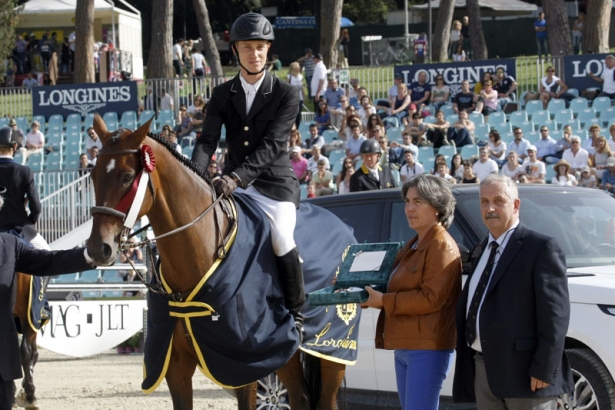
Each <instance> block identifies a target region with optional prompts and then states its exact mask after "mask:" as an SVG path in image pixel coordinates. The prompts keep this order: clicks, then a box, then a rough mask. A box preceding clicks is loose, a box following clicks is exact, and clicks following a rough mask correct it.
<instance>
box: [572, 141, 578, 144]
mask: <svg viewBox="0 0 615 410" xmlns="http://www.w3.org/2000/svg"><path fill="white" fill-rule="evenodd" d="M570 143H571V144H578V143H579V141H570Z"/></svg>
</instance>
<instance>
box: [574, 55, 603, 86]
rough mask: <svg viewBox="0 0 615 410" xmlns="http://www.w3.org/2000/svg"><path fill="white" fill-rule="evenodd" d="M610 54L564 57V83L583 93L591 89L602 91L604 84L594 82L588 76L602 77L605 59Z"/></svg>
mask: <svg viewBox="0 0 615 410" xmlns="http://www.w3.org/2000/svg"><path fill="white" fill-rule="evenodd" d="M607 55H608V54H583V55H573V56H565V57H564V72H565V74H566V76H565V77H566V78H565V79H564V82H565V83H566V85H567V86H568V87H569V88H576V89H577V90H579V92H582V91H584V90H586V89H588V88H591V87H598V88H600V89H602V83H599V82H598V81H595V80H593V79H592V78H591V77H590V76H589V75H588V74H589V73H590V72H591V73H593V74H595V75H596V76H598V77H600V76H602V71H603V70H604V67H605V65H604V58H605V57H606V56H607Z"/></svg>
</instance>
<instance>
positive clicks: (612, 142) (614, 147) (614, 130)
mask: <svg viewBox="0 0 615 410" xmlns="http://www.w3.org/2000/svg"><path fill="white" fill-rule="evenodd" d="M609 133H610V134H611V138H610V139H609V140H608V141H607V142H608V143H609V147H610V148H611V152H615V124H611V126H610V127H609Z"/></svg>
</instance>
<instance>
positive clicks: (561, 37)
mask: <svg viewBox="0 0 615 410" xmlns="http://www.w3.org/2000/svg"><path fill="white" fill-rule="evenodd" d="M542 6H543V9H544V12H545V18H546V19H547V33H548V34H549V51H550V52H551V55H552V56H553V57H561V56H567V55H570V54H572V53H573V48H572V37H571V35H570V24H569V23H568V12H567V11H566V4H565V3H564V2H563V1H561V0H542ZM562 75H563V74H562Z"/></svg>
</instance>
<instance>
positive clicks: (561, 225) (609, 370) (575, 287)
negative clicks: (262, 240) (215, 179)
mask: <svg viewBox="0 0 615 410" xmlns="http://www.w3.org/2000/svg"><path fill="white" fill-rule="evenodd" d="M453 192H454V194H455V198H456V200H457V207H456V210H455V221H454V223H453V225H452V226H451V227H450V229H449V232H450V233H451V235H452V236H453V237H454V238H455V240H456V241H457V243H458V245H459V247H460V249H461V250H462V253H463V252H464V251H465V252H466V253H467V251H468V250H472V249H473V248H474V246H475V245H476V244H477V243H478V242H479V241H480V240H481V239H482V238H483V237H485V235H486V234H487V229H486V228H485V226H484V225H483V223H482V220H481V216H480V207H479V197H478V186H477V185H459V186H456V187H454V188H453ZM519 195H520V198H521V220H522V221H523V223H524V224H525V225H526V226H528V227H530V228H532V229H534V230H537V231H539V232H542V233H544V234H547V235H549V236H552V237H555V238H557V239H558V240H559V242H560V244H561V246H562V247H563V248H564V251H565V253H566V263H567V266H568V278H569V279H568V286H569V290H570V303H571V316H570V326H569V329H568V334H567V337H566V352H567V354H568V359H569V360H570V364H571V367H572V371H573V375H574V380H575V392H574V397H575V399H576V403H577V406H578V408H579V409H600V410H603V409H615V382H614V381H613V378H614V376H615V199H614V198H613V197H611V196H610V195H609V194H607V193H605V192H602V191H599V190H596V189H585V188H576V187H572V188H571V187H557V186H551V185H546V186H545V185H543V186H540V185H520V186H519ZM310 202H312V203H314V204H317V205H320V206H323V207H325V208H327V209H329V210H330V211H332V212H333V213H335V214H336V215H338V216H339V217H340V219H342V220H343V221H344V222H346V223H347V224H348V225H350V226H352V227H353V228H354V231H355V236H356V238H357V241H358V242H359V243H362V242H400V241H401V242H405V241H407V240H408V239H410V238H412V236H413V235H414V233H413V232H412V231H411V230H410V228H409V227H408V223H407V221H406V217H405V215H404V210H403V209H404V203H403V201H402V199H401V194H400V190H399V189H395V190H380V191H370V192H363V193H356V194H346V195H336V196H327V197H321V198H316V199H313V200H310ZM464 279H465V277H464ZM377 318H378V311H376V310H374V309H365V310H364V311H363V313H362V317H361V325H360V330H359V332H360V333H359V355H358V359H357V364H356V365H355V366H349V367H347V369H346V386H345V401H346V402H347V406H348V408H352V409H361V408H364V409H375V408H378V409H381V408H400V404H399V399H398V397H397V388H396V383H395V369H394V364H393V352H392V351H386V350H376V349H375V348H374V332H375V329H376V321H377ZM453 374H454V368H453V369H451V370H450V372H449V374H448V377H447V379H446V381H445V384H444V387H443V390H442V396H443V397H442V403H444V404H443V405H441V407H442V408H455V409H462V408H463V409H467V408H474V406H472V405H467V404H466V405H451V404H450V396H452V380H453Z"/></svg>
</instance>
